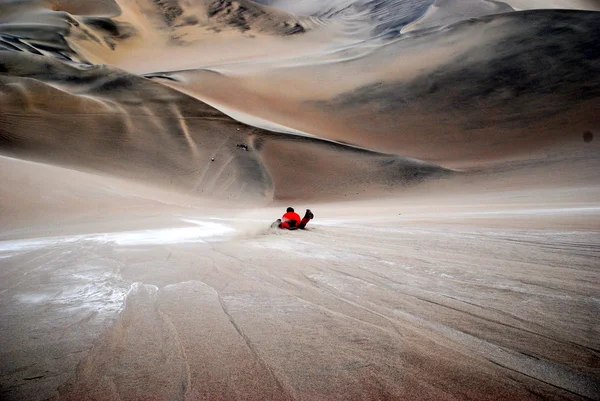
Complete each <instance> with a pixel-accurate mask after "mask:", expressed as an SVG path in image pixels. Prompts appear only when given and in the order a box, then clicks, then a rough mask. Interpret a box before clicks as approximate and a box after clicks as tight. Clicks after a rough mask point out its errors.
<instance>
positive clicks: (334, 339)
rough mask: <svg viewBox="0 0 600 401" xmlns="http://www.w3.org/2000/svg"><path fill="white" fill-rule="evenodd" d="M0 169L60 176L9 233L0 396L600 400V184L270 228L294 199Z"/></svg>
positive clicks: (370, 208) (439, 189) (406, 201)
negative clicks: (212, 197) (255, 204)
mask: <svg viewBox="0 0 600 401" xmlns="http://www.w3.org/2000/svg"><path fill="white" fill-rule="evenodd" d="M2 167H3V168H2V171H3V172H7V171H15V172H16V171H19V172H20V174H21V175H25V176H26V177H28V179H22V180H21V182H23V183H24V185H21V186H20V187H18V186H15V187H14V189H13V192H14V193H13V196H16V197H21V199H26V196H24V195H26V194H27V193H30V192H31V191H32V189H35V188H39V187H43V186H42V185H41V183H40V182H39V181H40V180H43V181H44V182H45V185H48V186H49V187H50V186H51V187H52V188H54V190H55V191H54V192H48V193H47V197H48V199H47V200H46V202H44V203H45V204H46V205H48V206H47V208H46V209H44V208H41V209H40V208H37V209H38V211H39V213H40V215H39V216H38V218H37V219H36V221H37V223H36V224H29V228H28V227H27V226H24V225H23V224H21V227H20V228H19V229H13V230H5V231H3V233H2V234H1V235H2V239H1V240H0V257H1V258H2V259H1V260H2V265H3V270H2V280H1V282H2V288H1V289H0V297H1V304H2V321H3V322H4V323H3V325H2V331H1V335H2V339H1V341H2V343H3V344H4V348H3V350H2V358H0V360H2V361H3V362H4V365H3V366H2V372H3V373H2V378H1V385H2V392H3V394H4V395H3V397H4V398H8V399H31V400H37V399H39V400H43V399H47V398H48V397H55V399H72V400H81V399H97V400H116V399H171V400H175V399H203V397H204V398H208V399H245V400H252V399H257V400H258V399H309V400H323V399H332V400H333V399H339V400H347V399H432V400H440V399H474V400H480V399H537V398H543V399H586V398H592V399H593V398H595V396H596V395H597V391H598V386H599V384H600V381H599V380H598V374H599V372H598V363H599V360H598V351H597V350H598V348H599V346H600V344H599V342H598V339H599V338H600V336H599V334H600V332H599V331H600V325H599V324H598V320H597V319H596V316H597V315H598V312H600V299H599V298H598V294H599V290H600V288H599V287H600V285H599V283H600V277H599V272H598V269H597V267H598V264H597V260H598V257H599V256H600V254H599V250H598V241H599V240H600V232H599V231H598V227H599V226H600V203H598V201H597V200H598V199H599V193H598V192H599V191H600V189H599V188H598V187H597V186H592V187H587V188H586V187H579V188H577V187H576V186H577V185H580V184H578V183H571V184H570V186H569V183H564V184H563V185H557V188H553V189H552V190H546V191H544V190H543V189H542V188H537V187H535V186H533V187H532V189H531V190H526V189H524V188H521V189H518V188H515V189H514V190H513V191H497V190H494V189H492V188H491V189H489V190H488V191H487V194H486V193H483V192H481V191H479V194H474V193H471V192H472V189H473V188H478V187H479V186H477V185H475V186H471V187H470V185H469V184H468V182H462V184H461V183H460V181H459V182H456V183H455V184H454V185H453V187H454V188H463V191H462V194H460V193H459V191H455V192H454V193H453V194H449V193H446V194H445V195H444V192H445V190H446V188H444V186H445V185H450V184H449V183H444V182H439V183H437V184H435V183H432V184H431V185H430V187H429V188H428V189H426V190H424V189H421V190H419V189H416V190H415V193H414V196H410V193H409V194H408V195H405V196H403V197H400V198H397V197H396V198H388V199H382V200H379V201H377V200H362V201H360V200H357V201H353V202H343V203H335V204H334V203H329V204H310V205H308V204H306V206H310V207H312V208H313V210H314V212H315V214H316V218H315V220H314V221H313V222H311V223H310V225H309V229H308V230H306V231H278V230H275V231H273V230H270V229H268V226H269V224H270V222H271V221H272V219H273V218H274V217H276V216H278V215H279V214H280V212H281V210H282V209H283V206H277V205H273V206H271V207H268V208H265V207H261V208H252V209H249V208H235V207H234V208H231V207H229V208H225V209H224V208H217V207H215V206H216V205H215V204H214V203H213V205H212V206H209V205H208V204H206V203H205V204H198V202H196V203H194V202H190V200H189V198H186V199H183V200H182V199H181V197H173V198H172V199H168V194H166V193H164V191H160V190H152V189H151V188H147V187H140V186H132V185H131V184H128V183H124V182H121V181H118V180H114V179H111V178H104V177H101V176H89V175H87V174H83V173H79V172H75V171H70V172H69V171H67V172H65V171H62V172H61V171H59V170H60V169H58V170H55V171H50V174H49V175H48V176H46V177H44V176H43V175H40V174H39V171H37V170H39V169H45V170H48V168H47V167H43V165H38V164H35V163H26V164H24V162H21V161H17V160H14V159H6V158H3V159H2ZM53 169H56V168H53ZM65 177H66V179H65ZM461 180H462V178H461ZM487 180H488V182H489V184H490V186H491V187H493V186H494V184H496V185H498V183H499V182H501V181H502V173H498V177H491V178H487ZM561 186H562V187H563V189H562V190H560V187H561ZM420 191H426V192H427V193H429V194H430V196H429V197H426V196H424V195H423V194H420V193H419V192H420ZM550 197H551V199H550ZM3 200H5V201H6V200H7V198H6V197H4V196H3ZM100 200H102V202H101V203H102V204H101V205H98V208H97V209H96V208H95V207H93V205H94V204H98V203H100ZM53 202H56V204H60V205H62V206H63V207H64V206H67V207H69V208H71V209H72V210H71V213H69V216H70V219H69V220H61V219H60V218H56V217H57V216H60V214H61V211H60V210H56V208H55V207H52V204H53ZM81 202H83V203H88V204H89V205H90V206H92V207H90V208H86V209H85V210H83V209H80V213H79V214H78V213H77V212H76V211H77V208H76V205H77V204H79V203H81ZM20 206H21V207H23V208H25V209H27V208H28V206H27V205H23V204H21V205H20ZM295 206H296V207H297V208H298V209H300V208H301V207H304V206H305V205H304V204H298V203H296V204H295ZM8 207H12V208H13V210H14V211H16V210H17V209H18V208H19V207H18V206H17V205H15V204H13V203H12V202H10V201H8V202H6V203H3V210H7V208H8ZM125 211H127V213H123V212H125ZM62 213H63V214H65V213H64V211H63V212H62ZM44 214H49V215H51V216H54V217H55V218H54V219H53V220H49V219H46V220H45V219H44V218H43V215H44ZM10 215H13V213H12V210H11V213H10ZM3 216H4V218H5V219H7V218H8V216H9V214H6V213H3ZM99 216H102V217H101V218H99ZM17 217H18V216H17ZM8 222H10V219H7V223H8Z"/></svg>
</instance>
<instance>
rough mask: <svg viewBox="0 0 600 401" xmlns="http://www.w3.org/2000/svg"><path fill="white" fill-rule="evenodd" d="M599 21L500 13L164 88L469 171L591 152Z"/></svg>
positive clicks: (591, 16) (221, 70)
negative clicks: (588, 139)
mask: <svg viewBox="0 0 600 401" xmlns="http://www.w3.org/2000/svg"><path fill="white" fill-rule="evenodd" d="M599 21H600V17H599V14H597V13H593V12H582V11H566V10H561V11H554V10H552V11H551V10H546V11H527V12H519V13H504V14H497V15H491V16H486V17H481V18H478V19H473V20H470V21H461V22H458V23H455V24H452V25H450V26H446V27H443V28H431V29H428V30H422V31H418V32H414V33H407V34H405V35H402V36H401V37H400V38H399V39H396V40H392V41H386V42H383V43H369V44H365V45H364V47H360V46H357V47H356V48H354V49H352V50H348V49H342V50H338V51H335V52H331V53H328V54H319V55H316V56H314V57H312V58H306V57H302V58H298V59H289V60H283V61H280V62H270V63H268V64H261V63H255V64H252V63H248V64H231V65H226V66H222V67H214V68H212V69H211V70H204V69H198V70H186V71H179V72H171V73H164V74H162V76H163V77H167V78H169V79H168V80H162V81H161V82H162V83H163V84H165V85H168V86H171V87H175V88H176V89H178V90H181V91H183V92H185V93H187V94H189V95H191V96H195V97H197V98H199V99H201V100H203V101H206V102H209V103H211V102H214V104H221V105H223V106H224V107H228V108H231V109H234V110H239V111H240V112H242V113H246V114H250V115H254V116H257V117H259V118H262V119H264V120H270V121H273V122H275V123H278V124H280V125H283V126H286V127H290V128H292V129H296V130H299V131H302V132H309V133H311V134H313V135H316V136H319V137H323V138H328V139H331V140H336V141H342V142H347V143H352V144H354V145H357V146H361V147H365V148H369V149H374V150H378V151H385V152H392V153H398V154H402V155H405V156H410V157H414V158H417V159H423V160H427V161H430V162H434V163H437V164H442V165H445V166H449V167H452V166H458V165H461V166H462V167H463V168H464V167H468V166H469V165H475V164H481V162H482V161H483V160H486V161H488V162H491V163H494V161H502V160H507V159H515V158H516V159H519V158H521V159H527V158H528V157H531V156H532V155H535V154H540V152H542V153H543V152H550V153H551V152H559V153H560V152H561V149H563V148H574V149H576V148H579V149H584V148H586V147H587V146H588V145H586V144H585V143H583V142H582V141H581V136H582V135H583V133H585V132H588V131H590V132H591V131H593V130H594V129H595V127H596V126H597V125H598V123H599V122H598V118H597V115H596V114H595V113H594V112H592V110H594V109H595V108H596V107H597V96H598V91H597V88H598V87H600V86H599V82H600V81H599V78H598V77H599V76H600V72H599V71H598V63H597V61H598V60H599V59H600V52H599V51H598V46H597V44H598V43H600V30H599V29H598V26H600V24H598V22H599ZM584 32H585V33H584ZM523 36H527V37H528V38H529V40H528V41H527V42H523V41H522V39H521V38H522V37H523ZM356 71H360V73H356ZM344 77H348V78H344ZM322 82H327V83H328V84H327V86H323V85H322V84H321V83H322ZM274 88H276V89H274ZM224 89H225V90H224ZM230 93H236V94H238V95H240V94H243V96H229V94H230ZM247 100H250V101H247ZM373 112H376V113H377V118H376V119H374V118H372V117H371V116H372V115H373V114H372V113H373ZM464 141H469V142H470V146H469V147H465V146H463V143H464ZM590 146H592V147H595V146H596V145H594V144H591V145H590Z"/></svg>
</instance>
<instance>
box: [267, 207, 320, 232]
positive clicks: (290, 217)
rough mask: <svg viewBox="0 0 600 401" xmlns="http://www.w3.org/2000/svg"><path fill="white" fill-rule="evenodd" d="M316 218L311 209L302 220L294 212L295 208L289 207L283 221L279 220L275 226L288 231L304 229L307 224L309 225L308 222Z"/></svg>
mask: <svg viewBox="0 0 600 401" xmlns="http://www.w3.org/2000/svg"><path fill="white" fill-rule="evenodd" d="M314 217H315V215H314V214H312V212H311V211H310V209H306V213H305V214H304V218H302V219H300V215H299V214H298V213H296V212H294V208H293V207H288V208H287V209H286V211H285V214H284V215H283V216H282V217H281V219H277V221H276V222H275V223H274V224H273V225H277V227H279V228H285V229H288V230H293V229H296V228H300V229H304V227H306V224H308V222H309V221H310V220H311V219H313V218H314Z"/></svg>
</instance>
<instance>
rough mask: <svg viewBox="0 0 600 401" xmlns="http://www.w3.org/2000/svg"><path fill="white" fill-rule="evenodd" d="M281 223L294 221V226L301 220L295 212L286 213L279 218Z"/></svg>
mask: <svg viewBox="0 0 600 401" xmlns="http://www.w3.org/2000/svg"><path fill="white" fill-rule="evenodd" d="M281 220H282V221H291V220H295V221H296V224H298V223H300V222H301V221H302V219H301V218H300V215H299V214H298V213H295V212H287V213H286V214H284V215H283V217H282V218H281Z"/></svg>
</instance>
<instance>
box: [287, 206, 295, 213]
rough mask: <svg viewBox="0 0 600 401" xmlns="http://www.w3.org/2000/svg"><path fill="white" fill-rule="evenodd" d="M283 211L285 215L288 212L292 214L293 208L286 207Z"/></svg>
mask: <svg viewBox="0 0 600 401" xmlns="http://www.w3.org/2000/svg"><path fill="white" fill-rule="evenodd" d="M285 211H286V212H287V213H289V212H293V211H294V208H293V207H288V208H287V209H285Z"/></svg>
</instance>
